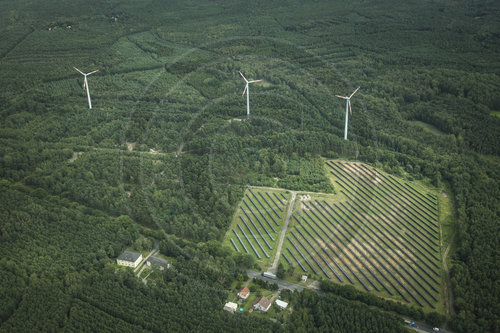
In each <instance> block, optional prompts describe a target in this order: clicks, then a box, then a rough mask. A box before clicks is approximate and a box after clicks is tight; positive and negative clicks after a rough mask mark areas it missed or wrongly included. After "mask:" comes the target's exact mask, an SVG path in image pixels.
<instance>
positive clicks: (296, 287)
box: [247, 270, 324, 294]
mask: <svg viewBox="0 0 500 333" xmlns="http://www.w3.org/2000/svg"><path fill="white" fill-rule="evenodd" d="M247 275H248V276H249V277H251V278H256V279H261V280H264V281H267V282H271V283H277V284H278V286H279V287H280V288H284V289H290V290H298V291H302V290H304V289H306V288H308V289H311V290H314V291H316V292H317V293H318V294H324V293H323V292H322V291H321V290H319V289H318V287H316V286H306V287H304V286H302V285H300V284H296V283H292V282H288V281H284V280H280V279H270V278H267V277H264V276H262V273H259V272H255V271H251V270H248V271H247Z"/></svg>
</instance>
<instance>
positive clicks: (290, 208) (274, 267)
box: [267, 191, 302, 274]
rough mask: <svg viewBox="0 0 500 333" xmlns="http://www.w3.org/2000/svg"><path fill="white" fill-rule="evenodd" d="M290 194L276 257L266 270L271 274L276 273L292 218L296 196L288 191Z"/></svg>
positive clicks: (293, 192)
mask: <svg viewBox="0 0 500 333" xmlns="http://www.w3.org/2000/svg"><path fill="white" fill-rule="evenodd" d="M290 192H291V193H292V198H291V199H290V203H289V204H288V211H287V212H286V218H285V225H284V226H283V229H282V230H281V234H280V241H279V243H278V249H277V250H276V255H275V257H274V262H273V265H272V266H271V267H269V269H268V270H267V271H268V272H271V273H273V274H276V271H277V267H278V261H279V260H280V256H281V249H282V247H283V242H284V240H285V235H286V231H287V229H288V223H289V222H290V218H291V217H292V212H293V206H294V204H295V197H296V196H297V192H296V191H290ZM301 193H302V192H301Z"/></svg>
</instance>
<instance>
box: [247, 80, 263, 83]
mask: <svg viewBox="0 0 500 333" xmlns="http://www.w3.org/2000/svg"><path fill="white" fill-rule="evenodd" d="M254 82H262V80H252V81H248V83H254Z"/></svg>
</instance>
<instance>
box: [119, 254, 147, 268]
mask: <svg viewBox="0 0 500 333" xmlns="http://www.w3.org/2000/svg"><path fill="white" fill-rule="evenodd" d="M141 261H142V254H140V253H137V252H130V251H125V252H123V253H122V254H120V255H119V256H118V258H116V263H117V264H118V265H120V266H128V267H133V268H136V267H137V265H139V264H140V262H141Z"/></svg>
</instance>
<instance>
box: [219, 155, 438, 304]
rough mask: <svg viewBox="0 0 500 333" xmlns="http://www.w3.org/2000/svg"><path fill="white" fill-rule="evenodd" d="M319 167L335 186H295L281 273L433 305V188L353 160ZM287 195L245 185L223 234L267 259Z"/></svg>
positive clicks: (268, 261)
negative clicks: (321, 189) (313, 189)
mask: <svg viewBox="0 0 500 333" xmlns="http://www.w3.org/2000/svg"><path fill="white" fill-rule="evenodd" d="M325 168H326V169H325V171H326V172H327V173H328V174H329V177H330V179H331V181H332V183H333V184H334V187H335V190H336V194H325V193H310V192H296V200H295V201H294V203H293V210H292V215H291V217H290V221H289V225H288V228H287V230H286V234H285V235H284V242H283V245H282V248H281V252H280V258H279V262H280V263H281V264H282V265H283V266H284V268H285V271H286V272H288V274H290V275H288V279H291V280H295V279H297V278H299V277H300V276H301V275H308V276H309V278H312V279H315V280H318V279H320V278H322V279H330V280H331V281H332V282H336V283H341V284H350V285H353V286H355V287H356V288H358V289H360V290H365V291H367V292H373V293H375V294H376V295H378V296H381V297H384V298H391V299H394V300H397V301H401V302H403V303H410V304H414V305H417V306H420V307H422V308H424V309H428V310H430V309H433V310H437V311H441V310H440V309H442V308H443V296H442V278H441V275H442V269H441V253H440V222H439V208H438V197H437V192H436V193H434V191H432V190H430V189H428V188H426V187H424V186H422V185H419V184H414V183H410V182H408V181H405V180H403V179H401V178H398V177H394V176H391V175H389V174H386V173H384V172H382V171H379V170H377V169H375V168H373V167H371V166H368V165H366V164H363V163H359V162H346V161H338V160H335V161H327V162H326V165H325ZM290 198H291V195H290V192H285V191H284V190H278V189H276V190H274V191H273V190H270V189H258V188H251V189H248V190H247V191H246V192H245V195H244V198H243V200H242V202H241V204H240V206H239V208H238V210H237V212H236V214H235V216H234V219H233V221H232V224H231V227H230V228H229V230H228V232H227V235H226V238H225V241H224V242H225V243H227V244H228V245H229V246H231V247H232V248H233V249H234V250H235V251H238V252H245V253H249V254H251V255H253V256H255V258H256V259H257V262H258V263H259V265H260V266H261V268H262V270H266V269H267V268H268V267H271V265H272V263H273V261H274V259H275V258H274V255H275V253H276V248H277V244H278V242H277V241H278V239H279V237H280V234H279V233H280V231H281V230H282V229H281V227H282V225H283V223H284V221H285V216H286V211H287V209H288V207H287V205H288V203H289V201H290V200H289V199H290Z"/></svg>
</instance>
